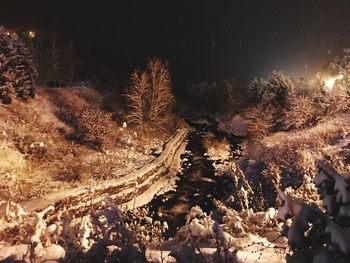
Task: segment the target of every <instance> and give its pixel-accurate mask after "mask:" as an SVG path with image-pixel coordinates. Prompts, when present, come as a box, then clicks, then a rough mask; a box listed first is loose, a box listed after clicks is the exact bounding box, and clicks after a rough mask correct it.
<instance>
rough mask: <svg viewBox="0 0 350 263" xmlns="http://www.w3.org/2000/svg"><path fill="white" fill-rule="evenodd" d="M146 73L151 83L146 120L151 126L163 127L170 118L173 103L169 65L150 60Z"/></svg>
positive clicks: (157, 60)
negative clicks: (147, 119)
mask: <svg viewBox="0 0 350 263" xmlns="http://www.w3.org/2000/svg"><path fill="white" fill-rule="evenodd" d="M147 71H148V74H149V77H150V82H151V90H150V91H151V97H150V100H149V103H150V104H149V109H148V118H149V120H150V121H151V122H152V123H153V124H155V125H157V126H158V127H163V125H164V124H168V123H169V121H170V119H171V117H172V115H171V108H172V106H173V104H174V102H175V98H174V95H173V93H172V84H171V77H170V72H169V65H168V63H163V62H162V61H160V60H159V59H152V60H150V61H149V62H148V65H147Z"/></svg>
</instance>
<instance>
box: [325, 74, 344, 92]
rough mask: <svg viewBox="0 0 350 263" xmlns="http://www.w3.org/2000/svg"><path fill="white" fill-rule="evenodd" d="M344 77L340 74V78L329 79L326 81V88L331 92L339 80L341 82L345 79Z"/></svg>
mask: <svg viewBox="0 0 350 263" xmlns="http://www.w3.org/2000/svg"><path fill="white" fill-rule="evenodd" d="M343 78H344V76H343V75H342V74H340V75H339V76H337V77H333V78H329V79H326V80H325V86H326V87H327V88H328V89H329V90H332V89H333V87H334V84H335V82H336V81H337V80H341V79H343Z"/></svg>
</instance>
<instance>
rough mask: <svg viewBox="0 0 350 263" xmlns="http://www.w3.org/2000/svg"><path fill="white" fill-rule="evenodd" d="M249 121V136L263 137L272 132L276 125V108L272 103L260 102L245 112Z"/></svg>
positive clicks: (244, 114)
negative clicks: (264, 103) (263, 103)
mask: <svg viewBox="0 0 350 263" xmlns="http://www.w3.org/2000/svg"><path fill="white" fill-rule="evenodd" d="M243 116H244V118H245V119H246V120H247V123H248V129H247V130H248V134H249V136H251V137H253V138H256V139H261V138H263V137H264V136H265V135H267V134H269V133H270V132H272V130H273V127H274V126H275V119H276V118H275V109H274V108H273V107H271V106H270V105H262V104H258V105H256V106H252V107H249V108H248V109H246V111H245V112H244V113H243Z"/></svg>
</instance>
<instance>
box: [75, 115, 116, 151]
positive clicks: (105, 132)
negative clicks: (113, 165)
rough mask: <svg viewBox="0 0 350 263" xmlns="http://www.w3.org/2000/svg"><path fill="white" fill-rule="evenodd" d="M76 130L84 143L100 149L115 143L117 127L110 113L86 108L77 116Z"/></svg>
mask: <svg viewBox="0 0 350 263" xmlns="http://www.w3.org/2000/svg"><path fill="white" fill-rule="evenodd" d="M76 132H77V135H78V137H79V138H80V139H81V140H82V141H83V143H84V144H87V145H88V146H90V147H92V148H94V149H97V150H101V149H108V148H110V147H112V146H114V145H115V143H116V141H117V138H118V134H119V129H118V126H117V124H116V123H114V122H113V120H112V114H111V113H108V112H105V111H102V110H100V109H95V108H87V109H86V110H84V111H83V112H82V113H81V114H80V115H79V116H78V118H77V126H76Z"/></svg>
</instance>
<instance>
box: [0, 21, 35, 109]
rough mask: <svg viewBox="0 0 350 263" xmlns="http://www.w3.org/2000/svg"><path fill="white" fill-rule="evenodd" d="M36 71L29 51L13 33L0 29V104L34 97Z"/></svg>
mask: <svg viewBox="0 0 350 263" xmlns="http://www.w3.org/2000/svg"><path fill="white" fill-rule="evenodd" d="M36 77H37V71H36V68H35V66H34V63H33V60H32V56H31V54H30V51H29V49H28V48H27V47H26V45H25V44H24V43H23V41H22V40H21V39H20V38H19V37H18V35H17V34H15V33H9V32H7V31H6V30H5V29H4V27H0V103H5V104H8V103H11V100H12V98H13V97H17V98H23V99H27V98H29V97H32V98H33V97H34V96H35V87H34V86H35V79H36Z"/></svg>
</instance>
